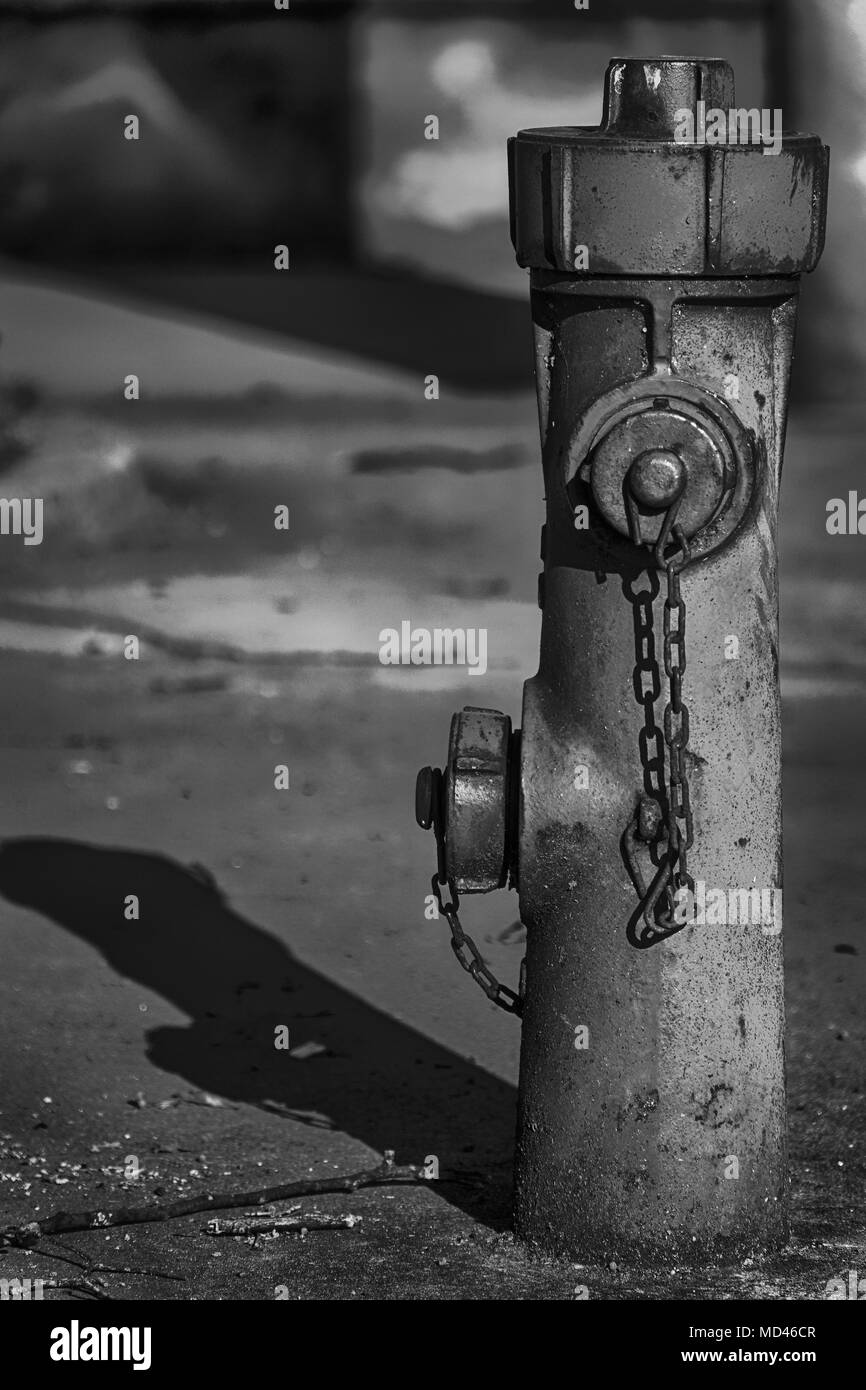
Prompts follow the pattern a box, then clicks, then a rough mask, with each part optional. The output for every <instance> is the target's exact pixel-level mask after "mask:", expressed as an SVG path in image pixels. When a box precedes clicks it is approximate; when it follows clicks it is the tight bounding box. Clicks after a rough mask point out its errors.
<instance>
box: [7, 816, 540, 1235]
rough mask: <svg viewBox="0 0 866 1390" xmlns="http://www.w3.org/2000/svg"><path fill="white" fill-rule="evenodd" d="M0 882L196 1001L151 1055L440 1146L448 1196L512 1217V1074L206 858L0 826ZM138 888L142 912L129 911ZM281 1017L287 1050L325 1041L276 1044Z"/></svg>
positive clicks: (356, 1132) (417, 1156) (228, 1083)
mask: <svg viewBox="0 0 866 1390" xmlns="http://www.w3.org/2000/svg"><path fill="white" fill-rule="evenodd" d="M0 893H2V894H3V895H4V896H5V897H6V898H8V899H9V900H10V901H11V902H14V903H16V904H19V905H20V906H22V907H27V908H31V909H33V910H35V911H37V912H41V913H43V914H44V915H45V916H46V917H49V918H50V919H51V920H52V921H54V922H57V923H59V925H60V926H62V927H65V928H66V929H67V930H68V931H71V932H74V933H75V934H76V935H77V936H79V937H81V939H82V940H84V941H87V942H89V943H90V944H91V945H92V946H94V947H95V948H96V949H97V950H99V951H101V952H102V954H103V956H104V957H105V959H106V960H107V961H108V963H109V964H110V965H111V966H112V967H113V968H114V969H115V970H116V971H117V972H118V973H119V974H121V975H124V976H126V977H127V978H129V979H133V980H136V981H138V982H139V983H140V984H142V985H144V986H145V987H146V988H147V989H149V990H152V991H154V992H156V993H158V994H161V995H162V996H163V997H164V998H165V999H167V1000H170V1001H171V1002H172V1003H173V1004H175V1005H176V1006H177V1008H178V1009H181V1010H182V1011H183V1012H184V1013H187V1014H189V1016H190V1018H191V1020H192V1021H191V1022H190V1023H189V1024H188V1025H187V1026H180V1027H161V1028H155V1029H153V1030H151V1031H150V1032H149V1034H148V1046H147V1055H148V1057H149V1058H150V1060H151V1061H152V1062H153V1063H154V1064H155V1065H156V1066H158V1067H161V1068H164V1069H165V1070H167V1071H171V1072H176V1073H179V1074H180V1075H182V1076H184V1077H186V1078H187V1079H188V1080H189V1081H190V1082H192V1083H193V1085H195V1086H196V1087H200V1088H201V1089H203V1090H206V1091H210V1092H215V1093H216V1094H218V1095H220V1096H224V1097H226V1098H229V1099H233V1100H238V1101H247V1102H250V1103H252V1104H255V1105H260V1106H263V1107H265V1108H268V1109H275V1110H277V1111H279V1112H282V1113H285V1114H287V1115H290V1116H291V1117H292V1118H295V1119H301V1120H303V1121H304V1122H305V1123H309V1124H323V1125H328V1122H329V1121H330V1124H331V1125H332V1126H333V1127H334V1128H336V1129H338V1130H342V1131H344V1132H345V1133H347V1134H350V1135H352V1136H354V1137H355V1138H358V1139H360V1140H362V1141H363V1142H364V1143H366V1144H368V1145H370V1146H371V1147H372V1148H374V1149H376V1150H377V1151H378V1152H381V1151H382V1150H383V1149H385V1148H393V1149H396V1151H397V1159H398V1161H400V1162H417V1161H419V1160H421V1159H423V1158H424V1157H425V1156H426V1155H427V1154H428V1153H435V1154H436V1155H437V1156H438V1158H439V1163H440V1171H441V1173H442V1177H443V1179H445V1181H443V1183H442V1184H441V1187H439V1188H438V1189H437V1190H439V1191H441V1192H442V1195H443V1196H446V1197H447V1198H448V1200H449V1201H452V1202H453V1203H454V1204H455V1205H457V1206H460V1207H461V1208H462V1209H463V1210H465V1211H467V1212H468V1213H469V1214H470V1215H472V1216H474V1217H476V1218H477V1219H479V1220H483V1221H485V1222H486V1223H487V1224H489V1225H505V1224H507V1220H508V1186H509V1183H510V1161H511V1160H510V1156H511V1152H512V1149H513V1138H514V1107H515V1091H514V1089H513V1088H512V1087H511V1086H509V1085H508V1084H507V1083H505V1082H503V1081H500V1080H498V1079H497V1078H496V1077H494V1076H491V1075H490V1074H489V1073H488V1072H485V1071H483V1070H481V1069H480V1068H479V1067H477V1066H474V1065H473V1064H472V1063H470V1062H468V1061H466V1059H465V1058H463V1057H460V1056H457V1055H456V1054H455V1053H453V1052H449V1051H448V1050H447V1049H446V1048H444V1047H440V1046H439V1045H438V1044H436V1043H433V1042H430V1041H429V1040H428V1039H427V1038H425V1037H423V1036H422V1035H421V1034H420V1033H417V1032H415V1031H414V1030H413V1029H411V1028H408V1027H406V1026H405V1025H404V1024H402V1023H399V1022H397V1021H395V1020H394V1019H392V1018H390V1017H388V1015H386V1014H384V1013H381V1012H380V1011H379V1010H378V1009H375V1008H373V1007H371V1006H370V1005H369V1004H366V1003H365V1002H364V1001H363V1000H362V999H359V998H357V997H356V996H355V995H352V994H350V993H349V992H348V991H346V990H344V989H342V988H341V987H340V986H338V985H335V984H333V983H332V982H331V981H330V980H327V979H326V978H325V977H324V976H322V975H319V974H318V973H317V972H316V971H314V970H310V969H308V968H307V967H306V966H304V965H302V964H300V963H299V962H298V961H297V960H296V959H295V958H294V957H293V956H292V955H291V954H290V952H289V951H287V950H286V949H285V947H283V946H282V945H281V944H280V942H279V941H277V940H276V939H275V938H274V937H273V936H271V935H270V934H269V933H267V932H265V931H262V930H261V929H260V928H259V927H256V926H254V925H253V924H252V923H251V922H248V921H246V920H245V919H244V918H243V917H240V916H239V915H238V914H237V913H236V912H234V911H233V910H232V909H231V907H230V906H229V905H228V904H227V902H226V901H225V899H224V898H223V897H222V895H221V894H220V892H219V889H218V888H217V886H216V884H214V883H213V882H211V881H210V880H209V876H208V875H207V873H206V871H204V870H201V871H196V870H192V871H191V870H189V869H187V868H184V867H183V866H181V865H179V864H175V863H173V862H172V861H171V860H170V859H167V858H164V857H163V856H161V855H155V854H140V853H138V852H136V851H134V850H126V849H121V850H115V849H102V848H99V847H98V846H93V845H87V844H79V843H76V842H74V841H70V840H59V839H58V840H53V839H19V840H7V841H5V842H4V843H3V844H2V846H0ZM131 894H134V895H136V896H137V897H138V899H139V904H140V917H139V920H138V921H134V920H132V921H130V920H127V919H126V918H125V916H124V903H125V900H126V899H127V898H128V897H129V895H131ZM62 1007H63V1004H62V1000H58V1009H62ZM279 1025H286V1026H287V1027H288V1028H289V1032H290V1045H291V1049H292V1051H294V1050H295V1049H297V1048H299V1047H300V1048H301V1049H302V1051H303V1050H304V1046H303V1045H304V1044H309V1045H313V1047H314V1048H321V1049H324V1050H323V1051H318V1052H315V1055H310V1056H308V1057H306V1058H305V1059H304V1058H301V1057H293V1056H291V1055H287V1054H286V1052H285V1051H278V1050H277V1049H276V1048H275V1046H274V1036H275V1029H276V1028H277V1027H278V1026H279ZM473 1140H474V1141H475V1142H473ZM455 1170H456V1171H457V1172H458V1174H459V1175H460V1177H459V1180H457V1181H454V1182H451V1181H448V1180H447V1179H448V1174H449V1173H455Z"/></svg>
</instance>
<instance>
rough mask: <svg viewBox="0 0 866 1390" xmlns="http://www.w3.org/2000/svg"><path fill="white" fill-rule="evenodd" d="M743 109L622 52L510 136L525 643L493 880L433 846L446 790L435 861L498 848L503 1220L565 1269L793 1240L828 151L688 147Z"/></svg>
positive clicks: (745, 144) (678, 63)
mask: <svg viewBox="0 0 866 1390" xmlns="http://www.w3.org/2000/svg"><path fill="white" fill-rule="evenodd" d="M733 103H734V91H733V76H732V74H731V70H730V68H729V67H728V65H727V64H726V63H724V62H721V61H718V60H702V59H671V58H665V59H651V60H636V59H626V60H620V59H614V60H612V62H611V64H610V66H609V68H608V73H607V83H606V94H605V108H604V116H603V121H602V125H601V127H599V129H598V130H584V129H571V128H557V129H552V130H536V131H522V132H521V133H520V134H519V135H518V136H517V137H516V138H515V139H514V140H512V141H511V142H510V148H509V160H510V188H511V231H512V239H513V241H514V244H515V248H516V252H517V258H518V261H519V262H520V264H521V265H524V266H527V267H528V268H529V269H530V272H531V300H532V318H533V325H534V334H535V345H536V378H537V390H538V405H539V418H540V425H541V440H542V461H543V469H544V483H545V495H546V501H547V516H546V524H545V527H544V530H543V533H542V556H543V561H544V571H543V574H542V575H541V576H540V581H539V602H540V605H541V608H542V630H541V653H540V663H539V670H538V674H537V675H536V676H534V677H533V678H532V679H531V680H529V681H528V682H527V684H526V686H525V690H524V703H523V717H522V731H521V734H520V739H519V743H518V741H517V739H516V737H515V736H512V738H511V758H510V763H509V767H508V770H507V775H505V774H504V775H503V777H502V779H501V782H502V787H503V791H502V793H501V800H502V808H504V809H502V808H500V820H499V821H497V822H496V824H497V826H498V825H499V823H500V821H501V822H502V824H503V825H504V827H505V830H504V835H505V844H504V851H503V853H501V854H499V855H498V858H496V856H491V863H492V862H493V861H494V859H495V860H496V863H497V864H498V865H499V878H498V880H497V881H496V882H494V879H493V877H492V875H491V876H489V877H488V878H487V879H485V880H484V881H483V882H482V881H481V880H480V879H471V878H470V876H469V875H468V873H467V874H466V875H463V874H462V872H461V863H462V860H463V859H464V858H465V857H466V856H465V855H464V854H463V853H462V851H460V850H459V842H457V841H455V842H454V843H455V845H458V848H457V849H455V854H454V855H453V856H452V857H451V858H450V859H449V856H448V853H447V841H448V814H447V808H446V813H445V814H444V816H443V835H442V839H443V840H444V842H445V845H446V851H445V854H444V862H440V879H441V881H443V882H444V881H446V880H447V881H449V882H451V883H453V884H456V885H457V886H458V887H460V888H463V889H466V890H467V891H479V890H480V889H481V890H483V889H484V888H492V887H495V886H499V885H500V884H501V883H503V882H504V881H505V871H506V869H508V870H509V871H510V877H511V882H512V885H514V886H516V887H517V888H518V891H519V896H520V910H521V917H522V919H523V921H524V923H525V925H526V930H527V951H526V962H525V973H524V975H523V978H522V981H521V991H520V1001H519V1009H520V1012H521V1014H522V1019H523V1039H522V1047H521V1062H520V1085H519V1099H518V1136H517V1154H516V1169H515V1185H516V1196H515V1225H516V1230H517V1233H518V1234H519V1235H520V1236H521V1237H522V1238H523V1239H525V1240H526V1241H528V1242H530V1243H532V1244H534V1245H536V1246H538V1247H540V1248H542V1249H544V1250H547V1251H552V1252H556V1253H565V1254H568V1255H570V1256H572V1257H574V1258H580V1259H585V1260H610V1259H617V1260H623V1261H626V1262H630V1263H638V1262H640V1261H650V1262H651V1261H654V1260H659V1259H664V1260H668V1259H677V1260H697V1261H701V1260H705V1259H707V1258H714V1257H725V1256H728V1255H731V1256H732V1255H736V1254H743V1253H750V1252H754V1251H759V1250H763V1249H768V1248H771V1247H772V1246H774V1245H776V1244H778V1243H779V1242H780V1241H781V1240H782V1239H783V1238H784V1233H785V1213H784V1187H785V1078H784V987H783V946H782V931H781V927H782V903H781V889H782V868H781V769H780V706H779V682H778V587H777V573H776V557H777V552H776V521H777V502H778V492H779V478H780V469H781V461H782V451H783V445H784V435H785V422H786V414H787V397H788V381H789V374H790V367H791V359H792V352H793V337H794V327H795V318H796V310H797V293H798V277H799V275H800V273H801V272H802V271H804V270H809V269H812V268H813V267H814V265H815V264H816V263H817V260H818V257H819V256H820V252H821V249H822V242H823V227H824V211H825V202H826V184H827V151H826V149H825V148H824V147H823V146H822V144H821V142H820V140H819V139H818V138H817V137H815V136H808V135H787V134H786V135H785V136H784V139H781V138H780V139H779V140H778V142H777V145H778V147H777V148H775V149H774V150H770V149H769V148H768V146H767V144H766V143H761V141H759V140H758V141H755V140H751V141H750V140H737V139H732V138H731V133H732V131H734V130H735V127H733V126H727V125H726V126H725V138H724V139H723V140H719V141H715V142H714V141H710V140H707V139H705V138H702V133H703V134H706V133H707V132H708V131H709V129H710V126H709V122H708V120H707V113H708V112H709V113H714V112H715V113H717V117H720V115H721V114H722V113H724V114H725V115H726V116H727V115H728V113H730V112H732V111H735V108H734V105H733ZM743 114H746V115H748V113H743ZM755 114H756V115H757V114H758V113H755ZM717 117H714V119H715V120H716V124H715V126H714V129H715V130H716V132H717V133H718V131H719V129H720V122H719V119H718V118H717ZM688 118H691V126H690V127H689V120H688ZM684 129H685V130H686V132H687V134H689V133H690V136H691V138H686V139H683V138H682V134H683V130H684ZM467 714H468V712H467ZM473 717H474V718H475V719H476V721H477V713H476V714H475V715H474V716H473ZM463 718H466V715H464V716H463ZM497 718H499V719H502V718H503V716H497ZM474 727H476V726H475V725H473V728H474ZM491 727H492V728H496V729H498V727H499V726H491ZM498 738H499V743H498V745H497V746H498V750H499V754H500V758H501V755H502V749H503V748H504V747H505V744H504V742H503V738H504V735H502V734H499V735H498ZM476 742H477V740H476ZM462 751H464V752H465V751H466V750H462ZM470 751H472V752H473V753H474V754H476V755H477V753H478V750H477V749H474V750H470ZM460 753H461V749H460V748H459V747H458V748H457V750H456V754H457V755H459V754H460ZM453 754H454V746H453V739H452V756H450V757H449V767H448V770H447V771H446V774H445V782H444V785H445V786H446V787H450V788H451V789H452V792H453V788H454V786H455V785H456V786H457V787H458V790H459V789H460V788H461V787H462V786H463V783H464V782H465V781H466V780H467V776H469V777H470V782H469V788H468V802H469V804H470V805H475V804H476V803H477V800H478V797H477V796H476V795H475V791H476V788H478V787H480V786H481V782H480V780H478V770H479V768H481V767H482V766H484V767H486V769H487V778H488V782H487V784H486V787H487V791H488V792H489V787H490V786H492V785H499V783H497V782H496V780H495V772H494V768H495V766H496V765H497V764H495V762H494V761H493V760H492V758H491V757H490V756H488V754H487V753H483V754H482V756H480V757H479V756H475V757H473V758H469V759H466V758H465V757H464V758H463V759H462V761H461V758H460V756H457V755H453ZM470 764H471V774H467V773H466V772H465V771H461V769H466V768H469V767H470ZM473 778H474V780H472V779H473ZM491 778H493V781H491ZM509 786H511V787H512V792H511V794H510V796H508V797H506V792H507V788H508V787H509ZM452 801H453V797H452ZM452 819H453V813H452ZM486 824H487V826H488V829H489V826H490V824H491V821H490V818H489V816H488V819H487V822H486ZM497 836H498V831H497ZM499 844H500V840H499V838H496V847H497V853H498V850H499ZM443 875H444V877H443ZM452 930H453V927H452ZM463 963H464V964H465V962H463ZM467 968H472V967H471V965H467Z"/></svg>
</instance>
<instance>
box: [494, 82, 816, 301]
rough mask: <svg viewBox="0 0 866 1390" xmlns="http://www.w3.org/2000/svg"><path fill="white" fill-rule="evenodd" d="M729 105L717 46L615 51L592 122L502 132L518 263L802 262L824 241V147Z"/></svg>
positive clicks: (766, 267) (667, 269)
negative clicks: (649, 54) (598, 115)
mask: <svg viewBox="0 0 866 1390" xmlns="http://www.w3.org/2000/svg"><path fill="white" fill-rule="evenodd" d="M780 125H781V113H780V112H779V111H777V110H772V111H771V110H764V111H761V110H758V109H757V108H748V109H746V108H738V107H736V106H735V97H734V75H733V72H732V70H731V67H730V64H728V63H726V62H725V61H724V60H723V59H720V58H675V57H663V58H613V59H611V61H610V63H609V64H608V69H607V75H606V79H605V95H604V107H603V115H602V123H601V125H600V126H598V127H588V126H554V127H550V128H539V129H530V130H521V131H520V132H519V133H518V134H517V135H516V136H515V137H513V138H512V139H511V140H509V142H508V156H509V190H510V205H511V239H512V242H513V244H514V249H515V251H516V253H517V260H518V262H519V264H520V265H522V266H529V267H532V268H534V269H539V270H558V271H565V272H567V273H569V274H579V275H582V276H584V277H586V276H592V275H629V276H642V275H706V276H725V275H731V276H734V275H736V276H745V275H799V274H800V273H801V272H802V271H806V270H813V269H814V268H815V266H816V265H817V263H818V260H819V258H820V255H821V251H822V249H823V245H824V224H825V217H826V205H827V173H828V161H829V151H828V150H827V148H826V147H825V146H824V145H823V144H822V143H821V140H820V137H819V136H817V135H803V134H799V133H794V132H787V133H783V132H782V130H781V129H780Z"/></svg>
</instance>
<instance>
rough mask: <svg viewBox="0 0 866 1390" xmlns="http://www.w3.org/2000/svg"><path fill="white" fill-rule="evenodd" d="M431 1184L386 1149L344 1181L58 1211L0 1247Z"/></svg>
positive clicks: (11, 1229) (13, 1233)
mask: <svg viewBox="0 0 866 1390" xmlns="http://www.w3.org/2000/svg"><path fill="white" fill-rule="evenodd" d="M422 1182H430V1178H429V1177H428V1176H427V1174H426V1172H425V1167H424V1165H423V1164H420V1163H406V1164H400V1165H398V1164H396V1163H395V1162H394V1151H393V1150H392V1149H386V1150H385V1156H384V1158H383V1160H382V1162H381V1163H380V1164H379V1166H378V1167H377V1168H363V1169H362V1170H361V1171H360V1172H359V1173H349V1174H348V1175H346V1176H345V1177H330V1178H312V1179H304V1178H301V1179H300V1180H299V1181H296V1182H287V1183H280V1184H278V1185H277V1186H276V1187H260V1188H254V1189H253V1190H252V1191H250V1192H203V1193H201V1194H200V1196H198V1197H181V1198H179V1199H178V1201H176V1202H166V1203H165V1204H164V1205H163V1206H159V1205H156V1204H154V1203H150V1204H148V1205H147V1206H143V1207H114V1208H108V1209H105V1210H102V1209H100V1210H97V1211H78V1212H75V1211H56V1212H54V1213H53V1215H51V1216H44V1217H42V1218H41V1220H39V1221H28V1222H25V1223H24V1225H21V1226H6V1227H4V1228H3V1230H2V1231H0V1247H2V1246H6V1245H14V1246H18V1247H24V1248H26V1247H28V1246H33V1245H36V1244H37V1242H38V1241H40V1240H42V1239H43V1238H44V1237H45V1236H52V1235H60V1234H62V1233H64V1232H66V1231H95V1230H104V1229H105V1228H106V1227H107V1226H138V1225H142V1224H145V1223H148V1222H158V1221H174V1220H176V1219H177V1218H178V1217H180V1216H192V1215H193V1214H194V1213H196V1212H201V1211H219V1210H227V1209H229V1208H231V1207H261V1206H266V1205H267V1204H268V1203H269V1202H283V1201H287V1200H288V1199H289V1198H290V1197H314V1196H319V1195H320V1194H322V1193H325V1192H357V1190H358V1188H360V1187H382V1186H385V1185H387V1184H395V1183H422Z"/></svg>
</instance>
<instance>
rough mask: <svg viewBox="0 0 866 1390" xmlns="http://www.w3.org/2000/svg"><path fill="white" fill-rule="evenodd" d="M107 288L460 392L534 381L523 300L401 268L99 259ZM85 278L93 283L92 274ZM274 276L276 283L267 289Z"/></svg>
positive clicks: (508, 387) (525, 301)
mask: <svg viewBox="0 0 866 1390" xmlns="http://www.w3.org/2000/svg"><path fill="white" fill-rule="evenodd" d="M102 274H103V275H104V283H105V284H107V287H109V288H110V290H111V292H112V293H116V292H117V291H120V292H121V293H123V294H124V295H126V296H131V297H133V298H137V299H141V300H144V301H150V302H151V303H162V304H167V305H172V306H173V307H175V308H177V309H185V310H193V311H194V312H195V313H197V314H201V313H206V314H210V315H213V316H216V317H218V318H222V319H228V320H232V321H234V322H240V323H243V324H249V325H250V326H252V327H255V328H264V329H266V330H267V331H268V332H271V333H277V334H279V335H281V336H286V337H287V338H292V339H301V340H303V341H305V342H308V343H314V344H315V345H316V346H317V347H319V348H325V349H329V350H332V351H335V352H340V353H349V354H352V355H353V356H358V357H362V358H367V359H369V360H371V361H373V362H379V363H385V364H388V365H390V366H393V367H396V368H397V369H399V370H400V371H401V372H410V373H411V372H414V373H417V374H418V376H419V377H420V378H422V379H423V378H424V377H425V376H426V375H427V373H429V372H436V373H437V374H438V375H439V377H440V379H441V380H442V381H443V382H447V383H450V384H451V385H452V386H456V387H458V388H459V389H461V390H465V391H495V392H502V391H508V390H512V389H515V388H525V387H526V385H527V383H531V382H532V380H533V372H534V363H533V347H532V331H531V320H530V314H529V304H528V297H527V299H518V298H514V297H511V296H508V295H499V294H494V293H492V292H490V291H488V290H475V289H472V288H470V287H469V286H466V285H455V284H451V283H449V282H447V281H439V280H430V279H427V278H425V277H423V276H418V275H413V274H411V272H408V271H407V272H406V273H405V274H402V275H396V274H388V273H385V272H382V271H375V270H364V271H352V270H345V269H341V268H338V267H334V268H332V269H327V270H322V269H317V268H314V267H307V268H305V269H304V272H303V274H301V275H291V274H289V275H277V276H275V275H274V272H273V271H272V270H270V271H269V270H265V271H261V270H247V269H241V270H230V269H226V270H221V269H217V270H213V271H196V270H195V269H194V268H187V267H184V268H182V269H177V270H170V269H167V270H160V269H154V268H153V267H148V266H136V265H129V266H127V265H118V264H111V265H107V266H106V267H105V269H104V271H103V272H102ZM78 278H82V279H85V280H86V282H87V283H89V284H90V285H95V284H99V280H97V278H96V272H95V271H90V270H89V271H88V273H87V275H86V276H81V274H80V272H79V274H78ZM276 281H278V282H279V284H278V289H277V290H276V291H275V289H274V285H275V282H276Z"/></svg>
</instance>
